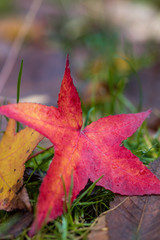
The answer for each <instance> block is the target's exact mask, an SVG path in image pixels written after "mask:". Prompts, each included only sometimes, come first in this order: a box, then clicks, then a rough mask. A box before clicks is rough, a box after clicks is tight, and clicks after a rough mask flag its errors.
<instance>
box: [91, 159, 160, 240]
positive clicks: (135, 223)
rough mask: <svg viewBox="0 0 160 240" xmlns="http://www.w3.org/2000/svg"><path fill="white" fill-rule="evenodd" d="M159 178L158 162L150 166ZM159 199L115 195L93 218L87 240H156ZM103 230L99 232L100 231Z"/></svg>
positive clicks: (159, 214) (158, 230)
mask: <svg viewBox="0 0 160 240" xmlns="http://www.w3.org/2000/svg"><path fill="white" fill-rule="evenodd" d="M150 166H151V169H152V172H154V173H155V175H156V176H157V177H158V178H160V159H159V160H157V161H155V162H153V163H152V164H151V165H150ZM159 219H160V196H155V195H152V196H133V197H126V196H120V195H116V197H115V199H114V201H113V202H112V203H111V206H110V210H109V211H107V212H106V213H105V215H104V214H102V216H101V217H99V218H98V219H97V224H96V225H95V227H93V228H92V230H91V233H90V234H89V236H88V239H89V240H90V239H92V240H94V239H99V240H102V239H108V240H115V239H119V240H124V239H126V236H127V240H132V239H143V240H148V239H149V240H157V239H159V236H160V228H159ZM104 229H105V230H106V231H103V230H104Z"/></svg>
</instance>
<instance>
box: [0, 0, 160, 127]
mask: <svg viewBox="0 0 160 240" xmlns="http://www.w3.org/2000/svg"><path fill="white" fill-rule="evenodd" d="M67 53H69V55H70V65H71V72H72V77H73V79H74V83H75V85H76V87H77V89H78V91H79V94H80V97H81V101H82V108H83V112H84V117H85V118H86V116H89V113H90V121H93V120H96V119H97V118H99V117H104V116H107V115H109V114H118V113H128V112H137V111H142V110H146V109H148V108H152V111H153V114H152V117H151V119H150V120H149V126H150V128H151V129H152V130H153V131H157V130H158V128H159V125H160V93H159V92H160V1H159V0H152V1H149V0H134V1H133V0H112V1H111V0H99V1H97V0H77V1H73V0H27V1H26V0H14V1H11V0H5V1H0V100H1V103H3V102H4V101H6V100H9V101H10V102H16V95H17V79H18V74H19V70H20V65H21V61H22V59H23V72H22V83H21V101H30V102H38V103H42V104H47V105H55V106H56V104H57V97H58V92H59V89H60V84H61V80H62V78H63V73H64V68H65V59H66V55H67ZM91 112H92V113H91Z"/></svg>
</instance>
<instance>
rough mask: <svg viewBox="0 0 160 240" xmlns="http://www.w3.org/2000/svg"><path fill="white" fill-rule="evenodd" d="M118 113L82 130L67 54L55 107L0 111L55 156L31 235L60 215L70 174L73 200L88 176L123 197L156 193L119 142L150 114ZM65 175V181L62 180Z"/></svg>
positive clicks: (157, 185) (157, 184) (155, 184)
mask: <svg viewBox="0 0 160 240" xmlns="http://www.w3.org/2000/svg"><path fill="white" fill-rule="evenodd" d="M150 112H151V111H150V110H148V111H146V112H141V113H136V114H120V115H115V116H108V117H105V118H101V119H99V120H98V121H96V122H93V123H91V124H90V125H89V126H87V127H86V128H85V129H82V110H81V103H80V99H79V96H78V93H77V90H76V88H75V86H74V85H73V81H72V78H71V76H70V68H69V60H68V58H67V62H66V68H65V73H64V78H63V80H62V85H61V89H60V93H59V97H58V108H55V107H53V106H51V107H48V106H44V105H41V104H35V103H19V104H9V105H7V106H1V107H0V113H1V114H5V115H6V116H8V117H11V118H14V119H16V120H18V121H21V122H22V123H24V124H26V125H28V126H29V127H32V128H34V129H35V130H37V131H39V132H40V133H41V134H43V135H44V136H46V137H48V138H49V139H50V141H51V142H52V143H53V144H54V148H55V155H54V158H53V161H52V163H51V165H50V167H49V170H48V172H47V175H46V176H45V178H44V180H43V183H42V185H41V188H40V194H39V197H38V203H37V210H36V219H35V221H34V223H33V225H32V227H31V230H30V232H29V235H30V236H33V235H34V234H35V233H36V232H37V231H38V230H39V229H40V228H41V227H42V226H43V225H44V224H45V223H46V222H48V221H50V220H52V219H54V218H56V217H57V216H60V215H61V214H62V213H63V206H64V204H66V199H65V194H64V186H63V182H64V183H65V188H66V192H67V194H69V190H70V185H71V176H72V173H73V191H72V198H71V201H73V200H74V199H75V198H76V196H77V195H78V193H79V192H80V191H81V190H82V189H83V188H84V187H85V185H86V183H87V181H88V179H90V180H91V181H95V180H97V179H98V178H99V177H100V176H102V175H103V178H102V179H101V180H100V181H99V182H98V185H100V186H103V187H105V188H106V189H109V190H111V191H113V192H115V193H119V194H122V195H144V194H160V181H159V180H158V179H157V178H156V176H154V175H153V174H152V173H151V171H150V170H149V169H148V168H147V167H146V166H144V165H143V163H142V162H140V161H139V159H138V158H137V157H136V156H135V155H133V154H132V153H131V152H130V151H129V150H128V149H126V148H125V147H124V146H121V143H122V141H123V140H124V139H126V138H128V137H130V136H131V135H132V134H133V133H134V132H135V131H136V130H137V128H138V127H139V126H140V125H141V124H142V122H143V121H144V120H145V119H146V118H147V117H148V115H149V114H150ZM62 179H63V181H62Z"/></svg>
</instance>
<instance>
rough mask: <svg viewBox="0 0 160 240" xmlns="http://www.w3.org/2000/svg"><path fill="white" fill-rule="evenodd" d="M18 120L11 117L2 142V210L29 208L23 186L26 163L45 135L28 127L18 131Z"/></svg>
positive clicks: (0, 180)
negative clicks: (16, 130)
mask: <svg viewBox="0 0 160 240" xmlns="http://www.w3.org/2000/svg"><path fill="white" fill-rule="evenodd" d="M15 129H16V121H15V120H13V119H10V120H9V122H8V126H7V128H6V131H5V133H4V135H3V137H2V139H1V142H0V210H7V211H11V210H13V209H16V208H19V209H22V208H28V209H29V210H30V203H29V198H28V194H27V191H26V189H25V187H24V186H23V174H24V169H25V166H24V163H25V162H26V161H27V158H28V156H29V155H30V154H31V153H32V151H33V150H34V148H35V147H36V146H37V144H38V143H39V142H40V141H41V140H42V138H43V136H42V135H41V134H39V133H38V132H36V131H35V130H33V129H31V128H29V127H26V128H25V129H23V130H21V131H20V132H18V133H16V132H15Z"/></svg>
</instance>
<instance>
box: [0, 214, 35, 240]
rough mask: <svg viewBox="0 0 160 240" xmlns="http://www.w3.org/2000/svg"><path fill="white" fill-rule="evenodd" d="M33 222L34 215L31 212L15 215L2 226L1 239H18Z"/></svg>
mask: <svg viewBox="0 0 160 240" xmlns="http://www.w3.org/2000/svg"><path fill="white" fill-rule="evenodd" d="M32 220H33V214H32V213H31V212H28V211H23V210H21V211H19V212H16V213H14V214H13V216H12V217H10V218H9V219H7V221H5V222H4V223H2V224H0V239H14V238H16V237H18V236H19V234H20V233H21V232H22V231H23V230H24V229H25V228H26V227H28V226H29V225H30V224H31V222H32ZM1 225H2V226H1Z"/></svg>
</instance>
